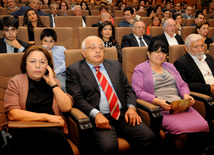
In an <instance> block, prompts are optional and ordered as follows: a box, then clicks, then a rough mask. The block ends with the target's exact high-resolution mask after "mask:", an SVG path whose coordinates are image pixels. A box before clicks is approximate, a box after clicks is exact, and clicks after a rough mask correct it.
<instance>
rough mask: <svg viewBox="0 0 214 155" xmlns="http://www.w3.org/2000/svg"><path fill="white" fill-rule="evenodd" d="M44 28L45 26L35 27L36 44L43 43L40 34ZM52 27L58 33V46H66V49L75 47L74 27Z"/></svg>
mask: <svg viewBox="0 0 214 155" xmlns="http://www.w3.org/2000/svg"><path fill="white" fill-rule="evenodd" d="M44 29H45V27H42V28H34V37H35V44H36V45H41V40H40V35H41V32H42V31H43V30H44ZM52 29H53V30H54V31H55V32H56V34H57V42H56V46H64V47H65V48H66V49H73V47H74V44H73V29H72V28H71V27H55V28H52Z"/></svg>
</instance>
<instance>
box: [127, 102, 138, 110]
mask: <svg viewBox="0 0 214 155" xmlns="http://www.w3.org/2000/svg"><path fill="white" fill-rule="evenodd" d="M126 105H127V107H128V108H134V109H135V110H137V109H136V107H135V106H134V105H132V104H131V103H127V104H126Z"/></svg>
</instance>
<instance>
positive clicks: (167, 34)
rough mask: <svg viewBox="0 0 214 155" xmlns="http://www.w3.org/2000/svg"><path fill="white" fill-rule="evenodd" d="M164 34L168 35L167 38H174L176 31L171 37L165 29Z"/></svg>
mask: <svg viewBox="0 0 214 155" xmlns="http://www.w3.org/2000/svg"><path fill="white" fill-rule="evenodd" d="M164 34H165V36H166V37H168V38H174V37H175V36H176V33H174V34H173V37H170V36H169V35H168V34H167V33H166V32H165V31H164Z"/></svg>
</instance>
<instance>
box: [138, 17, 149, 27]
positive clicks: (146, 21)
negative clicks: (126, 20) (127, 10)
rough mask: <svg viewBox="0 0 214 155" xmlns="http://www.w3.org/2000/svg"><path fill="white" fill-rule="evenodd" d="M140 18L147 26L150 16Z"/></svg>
mask: <svg viewBox="0 0 214 155" xmlns="http://www.w3.org/2000/svg"><path fill="white" fill-rule="evenodd" d="M140 20H142V21H143V22H144V24H146V27H148V26H149V23H150V20H151V18H150V17H141V18H140Z"/></svg>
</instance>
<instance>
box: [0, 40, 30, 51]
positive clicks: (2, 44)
mask: <svg viewBox="0 0 214 155" xmlns="http://www.w3.org/2000/svg"><path fill="white" fill-rule="evenodd" d="M17 41H18V42H19V43H20V44H21V45H22V46H23V47H24V48H25V49H24V51H23V52H25V50H26V49H27V48H28V47H29V44H28V43H26V42H24V41H21V40H19V39H17ZM18 50H19V49H17V48H14V53H16V52H18ZM0 53H7V48H6V43H5V42H4V38H0Z"/></svg>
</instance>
